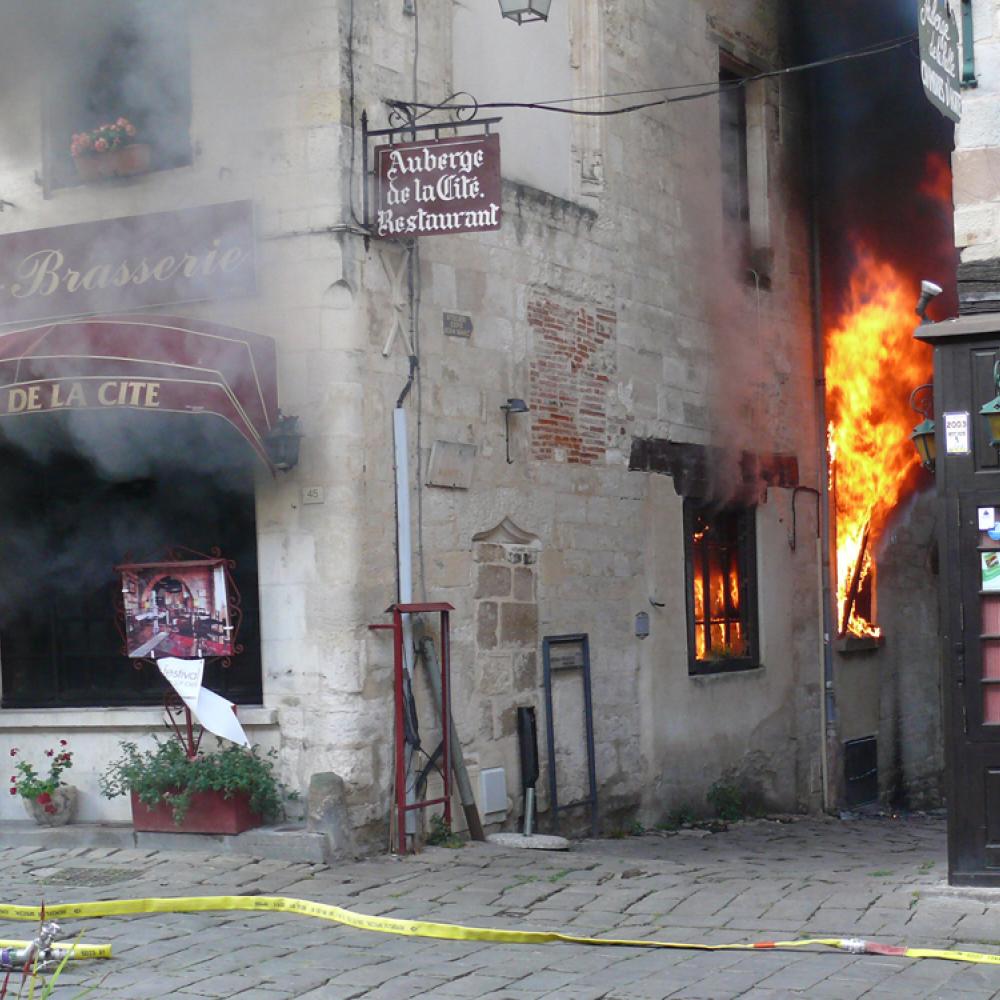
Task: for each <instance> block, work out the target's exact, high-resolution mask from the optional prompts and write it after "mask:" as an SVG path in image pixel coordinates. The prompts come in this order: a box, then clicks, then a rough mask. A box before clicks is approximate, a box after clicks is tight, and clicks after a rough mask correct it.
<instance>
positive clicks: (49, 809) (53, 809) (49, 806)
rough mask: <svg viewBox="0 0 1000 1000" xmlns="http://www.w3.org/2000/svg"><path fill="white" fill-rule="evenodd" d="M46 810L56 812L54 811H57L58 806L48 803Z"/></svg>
mask: <svg viewBox="0 0 1000 1000" xmlns="http://www.w3.org/2000/svg"><path fill="white" fill-rule="evenodd" d="M45 811H46V812H47V813H54V812H56V807H55V806H53V805H47V806H45Z"/></svg>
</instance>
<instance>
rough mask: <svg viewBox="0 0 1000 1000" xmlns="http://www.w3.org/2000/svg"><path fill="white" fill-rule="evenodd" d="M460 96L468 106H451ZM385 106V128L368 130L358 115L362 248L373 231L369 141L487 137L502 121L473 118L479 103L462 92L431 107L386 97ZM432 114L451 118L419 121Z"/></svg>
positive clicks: (363, 115) (365, 114)
mask: <svg viewBox="0 0 1000 1000" xmlns="http://www.w3.org/2000/svg"><path fill="white" fill-rule="evenodd" d="M460 97H464V98H468V103H467V104H461V105H457V106H456V105H454V104H452V102H453V101H454V100H455V98H460ZM385 104H386V105H387V106H388V108H389V114H388V120H389V127H388V128H380V129H372V128H369V127H368V112H367V111H362V112H361V159H362V168H361V169H362V174H361V176H362V188H363V190H362V221H363V223H364V228H365V229H366V230H367V231H368V233H369V235H367V236H365V246H366V247H367V246H368V244H369V240H370V234H371V232H372V229H373V221H372V217H371V183H372V179H373V169H372V156H371V152H372V149H371V140H373V139H384V140H387V141H388V144H389V145H390V146H392V145H395V144H396V143H398V142H416V141H417V137H418V136H423V135H428V134H429V135H428V137H432V138H434V139H440V138H442V137H444V136H454V135H461V134H465V133H470V132H472V133H475V132H481V133H482V134H483V135H490V134H491V132H492V129H493V126H494V125H496V124H498V123H499V122H501V121H502V120H503V119H502V118H499V117H497V118H477V117H476V115H477V114H478V112H479V102H478V101H476V99H475V98H474V97H473V96H472V95H471V94H468V93H465V92H464V91H458V92H457V93H454V94H451V95H449V96H448V97H446V98H445V99H444V100H443V101H442V102H441V103H440V104H436V105H434V106H433V107H425V106H423V105H415V104H410V103H407V102H406V101H397V100H394V99H391V98H387V99H386V101H385ZM435 112H441V113H446V114H448V115H450V116H451V117H450V118H449V119H448V120H447V121H434V122H424V121H423V120H422V119H424V118H427V117H428V116H430V115H433V114H434V113H435Z"/></svg>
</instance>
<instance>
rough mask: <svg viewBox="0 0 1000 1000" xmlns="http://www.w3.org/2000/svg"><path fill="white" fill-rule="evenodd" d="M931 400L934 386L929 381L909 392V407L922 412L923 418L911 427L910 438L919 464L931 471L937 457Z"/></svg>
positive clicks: (932, 399) (932, 400)
mask: <svg viewBox="0 0 1000 1000" xmlns="http://www.w3.org/2000/svg"><path fill="white" fill-rule="evenodd" d="M933 402H934V386H933V384H932V383H930V382H928V383H926V384H925V385H918V386H917V388H916V389H914V390H913V392H911V393H910V408H911V409H913V410H915V411H916V412H917V413H920V414H922V415H923V418H924V419H923V420H922V421H921V422H920V423H919V424H917V426H916V427H914V428H913V433H912V434H911V435H910V440H911V441H912V442H913V447H914V448H916V449H917V454H918V455H919V456H920V464H921V465H922V466H923V467H924V468H925V469H928V470H930V471H931V472H933V471H934V463H935V460H936V459H937V441H936V440H935V438H934V421H933V420H932V419H931V412H932V411H931V406H932V405H933Z"/></svg>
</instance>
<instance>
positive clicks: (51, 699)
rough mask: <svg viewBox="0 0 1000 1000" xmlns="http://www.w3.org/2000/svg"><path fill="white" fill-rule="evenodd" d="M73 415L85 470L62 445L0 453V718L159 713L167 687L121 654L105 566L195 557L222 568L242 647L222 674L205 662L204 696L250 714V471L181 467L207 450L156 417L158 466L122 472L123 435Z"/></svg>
mask: <svg viewBox="0 0 1000 1000" xmlns="http://www.w3.org/2000/svg"><path fill="white" fill-rule="evenodd" d="M85 416H86V415H83V414H81V415H80V420H78V422H77V424H76V425H75V426H76V433H78V434H80V433H81V428H82V429H83V430H84V432H85V433H84V434H83V438H84V439H85V440H86V441H88V442H90V443H91V444H92V445H96V448H97V451H98V452H99V453H100V454H96V455H95V457H88V456H86V455H83V454H81V453H80V452H79V451H77V450H72V449H69V448H67V447H66V445H67V443H68V442H67V435H62V436H60V437H59V438H58V440H57V441H56V442H55V445H54V446H52V444H53V443H52V441H51V439H50V440H49V441H47V442H46V446H45V447H40V446H39V442H37V441H36V442H35V444H36V447H35V448H34V449H32V450H28V449H26V448H21V447H14V446H13V445H11V444H8V443H0V523H2V524H3V525H4V530H3V532H2V533H0V667H2V679H3V692H2V695H3V696H2V707H4V708H28V707H56V706H85V705H90V706H106V705H147V704H155V703H159V702H161V701H162V698H163V695H164V693H165V692H166V690H167V688H166V684H165V682H164V681H163V679H162V678H161V676H160V673H159V671H158V670H157V669H156V668H155V667H154V666H152V665H150V664H148V663H146V664H142V663H140V661H133V660H130V659H128V658H127V657H126V656H125V655H124V650H123V646H124V642H123V639H122V635H121V633H120V632H119V625H118V622H117V620H116V607H117V605H118V603H119V601H118V599H120V596H121V594H120V591H121V586H122V584H121V578H120V577H119V576H118V575H117V574H116V573H115V571H114V567H115V566H116V565H118V564H120V563H123V562H144V561H151V560H159V559H163V558H164V556H165V549H166V548H167V547H168V546H178V547H179V546H184V547H186V548H188V549H191V550H194V551H195V552H198V553H204V554H209V555H210V554H211V550H212V549H213V548H215V547H217V548H218V549H219V551H220V552H221V554H222V555H223V556H225V557H226V558H229V559H234V560H235V561H236V569H235V571H234V577H235V582H236V587H237V589H238V591H239V595H240V597H241V598H242V601H241V611H242V622H241V626H240V630H239V634H238V636H237V639H238V642H239V643H240V644H241V645H242V646H243V647H244V648H243V651H242V652H241V653H240V654H239V655H236V656H234V657H233V658H232V661H231V664H230V665H229V666H228V667H224V666H223V664H222V663H221V662H220V661H218V660H211V659H210V660H207V661H206V664H205V686H206V687H208V688H210V689H212V690H214V691H216V692H218V693H219V694H221V695H223V696H224V697H226V698H229V699H230V700H231V701H234V702H237V703H240V704H260V703H261V673H260V639H259V634H260V632H259V622H258V596H257V594H258V588H257V545H256V530H255V513H254V497H253V484H252V475H251V470H250V469H248V468H246V467H245V466H242V465H241V466H230V467H227V468H226V469H225V471H224V473H222V472H220V473H219V474H214V475H213V474H210V473H209V472H208V471H207V470H205V469H202V470H200V471H199V470H196V469H195V468H193V467H192V464H191V462H192V461H197V455H196V454H195V449H199V450H200V451H201V452H202V453H203V454H207V453H211V454H215V453H217V452H218V451H219V450H220V446H219V444H218V443H217V442H215V441H213V439H212V438H211V436H207V437H205V438H200V437H198V438H191V437H187V436H186V431H188V430H190V429H191V420H192V418H190V417H186V416H176V417H173V418H171V417H170V415H167V414H156V415H155V419H156V420H157V421H158V422H159V423H158V427H157V428H156V431H155V433H157V434H158V435H159V440H160V441H161V446H160V449H161V450H160V453H159V454H155V453H154V454H148V453H147V461H145V462H133V461H131V460H129V461H123V460H122V458H123V455H124V454H126V453H127V445H126V440H127V438H128V434H122V433H121V428H120V426H115V427H110V426H108V425H106V424H103V425H102V424H98V423H95V422H93V421H91V422H89V423H83V422H82V420H83V418H84V417H85ZM94 416H103V415H94ZM146 416H148V415H140V414H134V415H132V418H131V421H130V423H131V425H132V426H133V428H134V427H138V428H139V430H140V431H141V430H142V423H143V421H142V419H141V418H143V417H146ZM12 419H13V420H18V419H22V418H12ZM38 419H39V421H43V420H44V421H48V422H49V424H50V425H51V424H53V423H54V422H55V421H56V420H57V418H55V417H53V416H51V415H45V416H44V417H39V418H38ZM152 419H153V418H150V420H152ZM196 419H199V420H200V419H201V418H196ZM204 419H205V420H207V421H211V419H212V418H204ZM185 422H187V423H185ZM10 426H13V424H11V425H10ZM21 426H22V428H23V427H27V425H21ZM37 426H39V427H40V426H41V423H39V424H38V425H37ZM102 429H103V430H104V431H105V432H106V433H104V434H103V435H102V434H100V433H99V432H100V431H101V430H102ZM130 433H131V432H130ZM70 437H71V436H70ZM0 440H2V439H0ZM172 441H173V442H177V447H176V448H172V447H171V442H172ZM109 465H110V468H109ZM179 557H180V558H182V559H183V558H196V556H194V555H193V554H192V553H190V552H181V553H180V556H179ZM137 663H138V664H139V669H136V664H137Z"/></svg>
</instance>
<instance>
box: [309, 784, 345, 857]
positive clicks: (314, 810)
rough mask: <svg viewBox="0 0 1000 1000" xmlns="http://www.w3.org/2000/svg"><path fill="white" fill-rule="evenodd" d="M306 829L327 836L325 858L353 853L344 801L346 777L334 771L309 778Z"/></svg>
mask: <svg viewBox="0 0 1000 1000" xmlns="http://www.w3.org/2000/svg"><path fill="white" fill-rule="evenodd" d="M306 829H307V830H309V832H310V833H321V834H323V836H324V837H325V839H326V851H325V852H324V854H325V860H326V861H327V862H329V861H330V860H331V859H333V858H336V857H343V856H344V855H345V854H353V853H354V851H355V846H354V841H353V838H352V836H351V823H350V818H349V815H348V811H347V804H346V801H345V792H344V782H343V779H342V778H340V777H339V776H338V775H336V774H334V773H333V772H332V771H326V772H324V773H322V774H314V775H312V777H311V778H310V779H309V802H308V808H307V812H306Z"/></svg>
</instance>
